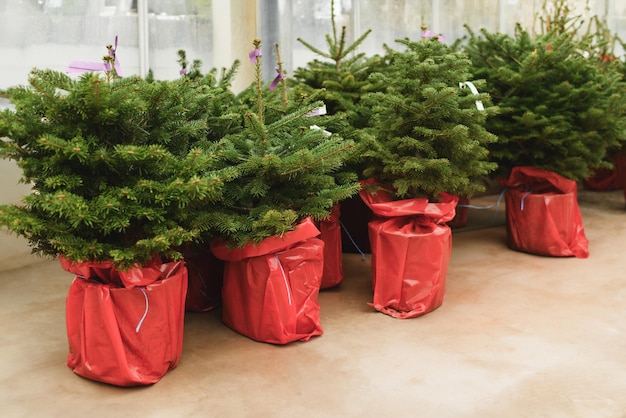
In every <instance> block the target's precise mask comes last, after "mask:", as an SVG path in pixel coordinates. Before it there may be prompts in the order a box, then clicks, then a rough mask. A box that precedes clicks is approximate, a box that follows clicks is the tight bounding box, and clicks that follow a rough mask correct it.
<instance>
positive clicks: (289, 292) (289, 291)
mask: <svg viewBox="0 0 626 418" xmlns="http://www.w3.org/2000/svg"><path fill="white" fill-rule="evenodd" d="M274 257H276V261H277V262H278V267H280V272H281V273H283V281H284V282H285V289H287V300H288V301H289V306H291V305H293V302H292V300H291V289H289V282H288V281H287V275H286V274H285V269H284V268H283V265H282V263H281V262H280V258H278V254H274Z"/></svg>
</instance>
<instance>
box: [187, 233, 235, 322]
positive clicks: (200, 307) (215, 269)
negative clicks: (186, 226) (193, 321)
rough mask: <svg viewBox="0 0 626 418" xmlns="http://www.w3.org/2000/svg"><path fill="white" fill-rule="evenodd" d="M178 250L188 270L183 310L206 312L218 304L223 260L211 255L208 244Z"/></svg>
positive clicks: (220, 295)
mask: <svg viewBox="0 0 626 418" xmlns="http://www.w3.org/2000/svg"><path fill="white" fill-rule="evenodd" d="M179 251H180V252H181V253H182V254H183V258H184V259H185V264H186V265H187V271H188V272H189V273H188V274H189V279H188V280H187V283H188V285H187V298H186V299H185V310H186V311H188V312H208V311H210V310H212V309H215V308H217V307H218V306H220V305H221V303H222V282H223V279H224V261H222V260H219V259H218V258H217V257H215V256H214V255H213V253H212V252H211V248H210V246H209V245H193V246H192V245H189V246H185V247H184V248H182V249H179Z"/></svg>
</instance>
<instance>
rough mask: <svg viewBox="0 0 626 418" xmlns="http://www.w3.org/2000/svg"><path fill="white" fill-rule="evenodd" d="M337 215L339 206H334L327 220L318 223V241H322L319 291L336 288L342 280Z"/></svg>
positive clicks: (339, 227)
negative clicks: (322, 254)
mask: <svg viewBox="0 0 626 418" xmlns="http://www.w3.org/2000/svg"><path fill="white" fill-rule="evenodd" d="M339 215H340V209H339V205H335V207H333V210H332V211H331V213H330V216H329V217H328V219H324V220H323V221H320V222H319V223H318V226H319V230H320V234H321V235H320V239H321V240H322V241H324V273H323V274H322V284H321V285H320V288H321V289H328V288H331V287H335V286H338V285H339V284H341V282H342V280H343V260H342V257H343V254H342V253H343V252H342V248H341V224H340V223H339Z"/></svg>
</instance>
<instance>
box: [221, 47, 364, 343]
mask: <svg viewBox="0 0 626 418" xmlns="http://www.w3.org/2000/svg"><path fill="white" fill-rule="evenodd" d="M276 48H277V49H276V50H277V54H278V61H279V62H278V68H279V75H282V74H283V69H282V63H281V61H280V50H279V49H278V46H277V47H276ZM261 55H262V54H261V41H260V40H258V39H256V40H255V41H254V50H253V51H252V52H251V53H250V56H251V61H252V62H253V64H254V65H255V69H256V72H255V74H256V82H255V83H254V84H253V85H252V86H251V87H250V88H249V89H248V90H246V91H245V92H243V93H242V94H241V98H240V99H241V101H242V106H243V107H242V109H244V110H245V109H246V107H247V106H249V107H248V108H247V110H245V113H244V119H245V126H244V130H243V131H242V132H238V133H234V134H230V135H227V136H225V137H224V138H222V139H221V140H220V141H219V142H218V143H217V147H218V148H219V149H220V150H221V152H222V155H223V156H224V162H225V165H226V166H230V167H232V169H233V170H235V172H236V179H234V180H233V181H231V182H229V184H228V187H227V188H226V189H225V190H224V200H223V202H222V207H221V208H218V209H217V212H216V213H215V216H216V217H218V218H219V219H218V221H217V223H216V224H215V229H216V230H217V231H218V233H219V234H220V235H221V237H220V238H218V239H216V240H215V241H214V242H213V244H212V250H213V252H214V254H215V255H216V256H217V257H218V258H220V259H224V260H226V265H225V273H224V286H223V292H222V296H223V311H222V315H223V320H224V322H225V323H226V324H227V325H228V326H230V327H231V328H233V329H234V330H236V331H237V332H239V333H241V334H243V335H245V336H247V337H249V338H252V339H254V340H257V341H262V342H268V343H274V344H285V343H289V342H292V341H297V340H301V341H306V340H308V339H310V338H311V337H312V336H315V335H320V334H321V333H322V328H321V324H320V322H319V318H320V317H319V303H318V301H317V294H318V291H319V288H320V282H321V275H322V268H323V242H322V241H321V240H319V239H318V238H316V237H317V236H318V235H319V230H318V229H317V228H316V226H315V225H314V223H313V222H314V221H319V220H323V219H326V218H328V216H329V214H330V212H331V209H332V208H333V206H334V205H335V204H336V203H337V202H339V201H341V200H343V199H346V198H348V197H350V196H352V195H353V194H355V193H356V192H357V191H358V189H359V185H358V182H356V181H355V180H354V179H351V178H350V177H349V176H348V177H343V176H341V175H337V171H338V170H339V169H340V168H341V167H342V165H343V164H344V161H346V160H347V159H348V158H349V156H350V155H351V154H352V152H353V150H354V143H353V141H350V140H345V139H343V138H342V137H340V136H339V135H337V134H331V135H328V134H327V133H326V132H325V130H324V127H325V125H324V121H325V120H327V118H326V117H324V116H313V115H312V112H313V111H314V110H315V109H318V108H319V107H320V106H321V105H322V103H321V102H320V101H318V100H316V97H315V96H301V95H294V93H292V92H291V91H288V90H287V88H286V80H285V79H284V77H279V78H278V79H277V80H276V82H275V84H274V83H273V84H272V85H271V86H270V89H267V88H265V86H264V85H263V83H262V81H261V62H260V60H261ZM278 84H280V88H275V87H277V86H278Z"/></svg>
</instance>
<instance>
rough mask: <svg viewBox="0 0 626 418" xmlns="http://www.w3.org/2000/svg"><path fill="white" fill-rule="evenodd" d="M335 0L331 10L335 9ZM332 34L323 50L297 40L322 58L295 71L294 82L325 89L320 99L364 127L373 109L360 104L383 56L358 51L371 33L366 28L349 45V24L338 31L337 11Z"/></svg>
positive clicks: (299, 39) (331, 109)
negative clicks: (347, 32) (371, 76)
mask: <svg viewBox="0 0 626 418" xmlns="http://www.w3.org/2000/svg"><path fill="white" fill-rule="evenodd" d="M334 10H335V8H334V1H332V2H331V11H332V12H334ZM331 25H332V34H327V35H326V43H327V45H328V51H322V50H320V49H318V48H316V47H315V46H313V45H312V44H310V43H309V42H306V41H305V40H303V39H302V38H298V42H300V43H301V44H302V45H304V46H305V47H307V48H308V49H309V50H310V51H312V52H314V53H315V54H316V55H317V56H319V57H320V58H319V59H318V58H316V59H314V60H313V61H310V62H309V63H307V65H306V66H305V67H301V68H298V69H296V70H295V71H294V76H293V85H294V86H296V85H297V86H301V87H305V90H306V87H308V89H309V91H311V90H319V89H322V90H323V93H322V96H321V99H322V100H323V101H324V103H325V105H326V108H327V110H328V112H329V113H330V114H336V113H340V112H341V113H345V114H346V117H347V122H348V124H349V126H350V127H352V128H364V127H365V126H367V124H368V122H369V119H370V117H371V112H370V109H369V108H367V107H363V106H360V101H361V98H362V97H363V95H364V94H365V93H367V92H369V91H371V88H372V83H371V82H370V81H369V75H370V74H371V73H373V72H374V71H377V70H380V69H381V68H380V67H381V65H382V57H380V56H378V55H374V56H371V57H368V56H367V55H366V54H365V53H363V52H361V53H357V49H358V48H359V46H360V45H361V44H362V43H363V41H364V40H365V39H366V38H367V36H369V34H370V33H371V29H369V30H367V31H365V33H363V34H362V35H361V36H360V37H359V38H358V39H357V40H356V41H354V42H353V43H352V44H350V45H348V44H347V41H346V26H342V27H341V33H340V34H338V33H337V25H336V23H335V15H334V13H331Z"/></svg>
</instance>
